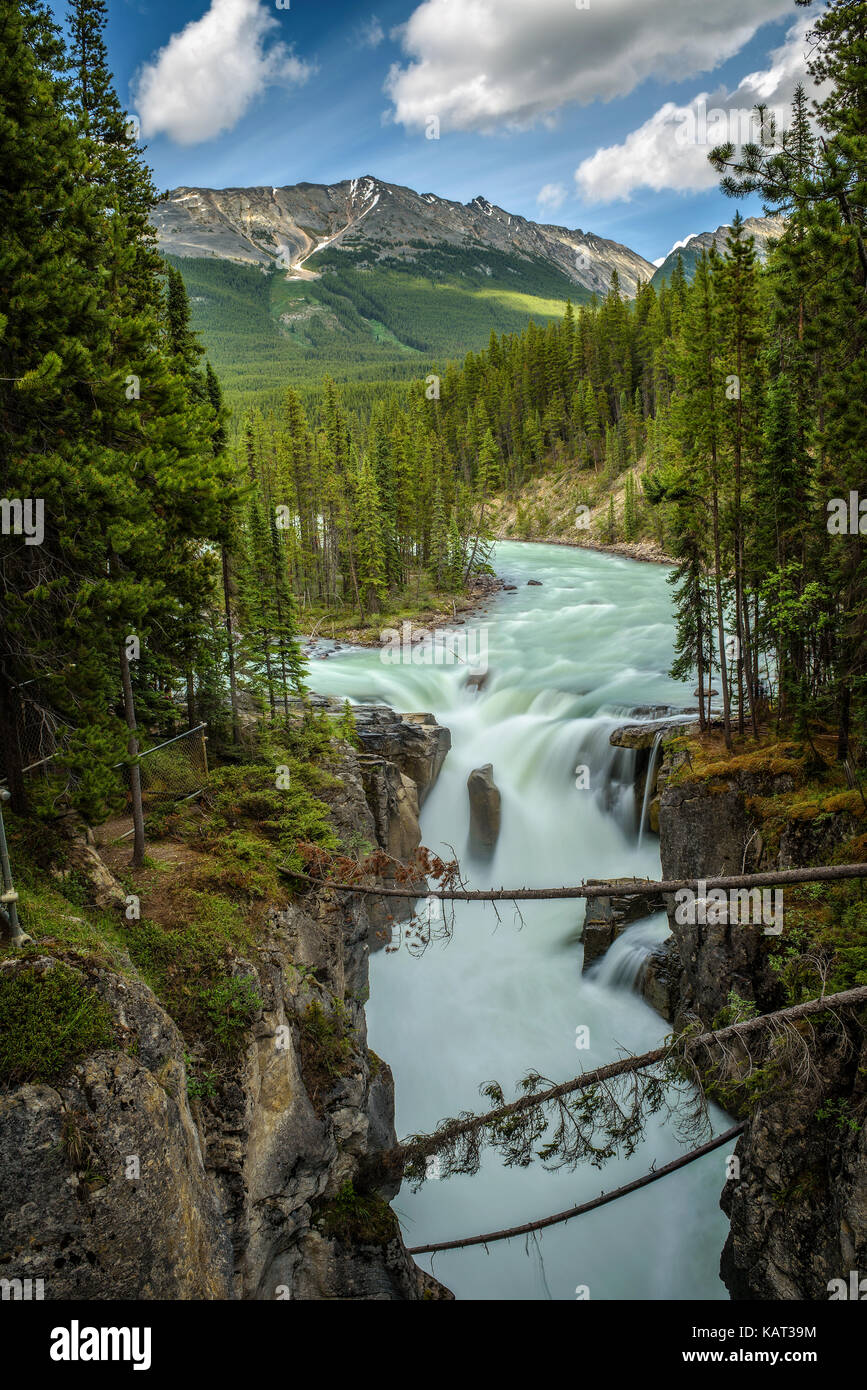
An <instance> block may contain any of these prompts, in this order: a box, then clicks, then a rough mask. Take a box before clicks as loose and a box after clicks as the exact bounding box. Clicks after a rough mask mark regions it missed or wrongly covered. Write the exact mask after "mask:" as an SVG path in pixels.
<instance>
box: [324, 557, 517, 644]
mask: <svg viewBox="0 0 867 1390" xmlns="http://www.w3.org/2000/svg"><path fill="white" fill-rule="evenodd" d="M504 587H505V580H504V579H502V578H501V577H500V576H499V575H496V574H481V575H478V576H477V577H476V578H475V579H474V580H473V582H472V584H470V586H469V588H468V589H467V591H466V593H464V594H462V595H455V596H453V597H451V598H450V599H449V600H447V601H443V600H442V599H440V600H439V601H438V602H436V604H435V605H431V604H423V605H421V606H420V607H413V605H411V604H408V605H405V606H403V607H401V608H397V609H389V610H387V611H384V612H382V613H376V614H372V615H371V617H370V620H369V622H367V623H363V624H357V623H355V622H353V620H352V619H351V618H345V619H344V620H343V621H342V622H341V621H339V620H333V621H328V622H327V623H326V622H324V621H323V620H320V621H319V622H317V623H316V624H315V625H314V629H313V631H311V632H309V633H305V634H304V636H303V637H302V639H301V640H302V642H303V643H305V644H306V646H307V649H308V651H312V650H313V649H314V647H315V644H316V641H317V640H318V639H319V638H323V637H324V638H330V639H331V640H332V641H333V642H335V643H336V644H337V645H336V646H335V647H334V648H333V650H336V651H339V650H340V648H341V645H342V644H345V645H346V646H350V647H380V646H382V639H381V634H382V633H383V632H384V631H385V630H386V629H387V628H392V629H396V630H397V631H401V630H402V627H403V624H404V623H405V622H407V623H409V624H410V626H411V629H412V631H413V632H417V631H418V632H420V631H425V632H437V631H439V630H440V629H442V628H445V627H454V626H455V625H456V624H462V623H465V622H466V620H467V618H468V617H471V616H472V615H473V614H476V613H479V612H480V611H481V610H482V609H483V608H484V606H485V604H486V603H487V602H488V601H489V600H490V599H491V598H492V597H493V596H494V594H497V593H499V592H500V590H501V589H503V588H504ZM320 627H321V628H323V631H321V632H319V631H317V629H319V628H320Z"/></svg>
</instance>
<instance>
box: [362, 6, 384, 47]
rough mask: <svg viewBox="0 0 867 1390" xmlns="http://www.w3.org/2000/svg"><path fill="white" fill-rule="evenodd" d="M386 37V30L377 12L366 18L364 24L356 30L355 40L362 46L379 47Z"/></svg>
mask: <svg viewBox="0 0 867 1390" xmlns="http://www.w3.org/2000/svg"><path fill="white" fill-rule="evenodd" d="M384 38H385V30H384V29H383V27H382V25H381V24H380V22H379V20H378V19H377V17H376V15H375V14H372V15H371V16H370V19H366V20H365V21H364V23H363V24H359V26H358V28H357V29H356V31H355V40H356V43H358V44H359V45H360V46H361V47H362V48H379V45H380V44H381V43H382V41H383V39H384Z"/></svg>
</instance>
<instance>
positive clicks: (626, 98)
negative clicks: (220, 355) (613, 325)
mask: <svg viewBox="0 0 867 1390" xmlns="http://www.w3.org/2000/svg"><path fill="white" fill-rule="evenodd" d="M54 3H55V9H56V10H57V11H58V13H59V14H62V12H63V8H64V5H63V0H54ZM811 17H812V13H811V12H808V14H807V16H806V17H805V12H804V11H803V10H798V9H796V8H795V6H794V3H793V0H577V3H576V0H422V2H421V3H413V0H391V2H390V3H381V0H376V3H374V4H373V5H367V4H362V5H357V4H350V3H345V2H344V0H337V2H336V3H335V0H331V2H330V3H325V4H323V3H321V0H320V2H319V3H317V0H291V8H288V9H283V8H277V0H109V25H108V32H107V41H108V48H109V57H110V60H111V63H112V67H113V69H114V73H115V77H116V80H117V85H118V90H119V92H120V94H121V98H122V99H123V100H124V101H125V102H127V104H128V106H129V109H130V110H131V111H134V112H136V113H137V114H140V116H141V120H142V127H143V133H144V136H145V140H146V144H147V147H148V158H149V160H150V162H151V165H152V167H153V169H154V172H155V175H156V180H157V184H158V186H159V187H161V188H173V187H176V186H178V185H180V184H187V185H198V186H207V187H215V188H223V187H229V186H248V185H255V184H269V185H270V184H290V183H298V182H303V181H309V182H314V183H332V182H337V181H338V180H340V179H343V178H351V177H355V176H358V175H361V174H373V175H375V176H377V177H378V178H381V179H386V180H388V181H391V182H395V183H403V184H408V185H409V186H410V187H412V188H415V189H417V190H418V191H420V192H434V193H437V194H440V195H442V196H444V197H449V198H454V199H458V200H460V201H461V202H467V201H469V200H470V199H471V198H473V197H474V196H475V195H477V194H483V195H484V196H485V197H487V198H489V199H490V200H491V201H492V202H494V203H497V204H499V205H500V206H502V207H504V208H506V209H507V210H508V211H510V212H517V213H522V214H524V216H527V217H531V218H534V219H535V220H537V221H542V222H556V223H559V224H561V225H565V226H568V227H573V228H574V227H581V228H582V229H584V230H585V231H588V230H589V231H593V232H596V233H598V234H600V235H603V236H608V237H613V238H615V239H616V240H619V241H623V242H625V243H626V244H628V245H629V246H632V247H633V248H634V249H635V250H637V251H639V252H640V253H641V254H643V255H645V256H646V257H648V259H651V260H652V259H655V258H657V257H660V256H662V255H663V254H664V253H666V252H667V251H668V250H669V248H670V247H671V246H672V244H673V243H674V242H675V241H677V240H679V239H681V238H684V237H686V236H687V235H689V234H690V233H693V232H699V231H704V230H706V229H708V228H714V227H716V226H717V225H719V224H720V223H721V222H727V221H730V219H731V217H732V215H733V212H734V205H733V204H732V203H731V201H730V200H728V199H726V198H724V197H722V196H721V195H720V193H719V192H718V190H717V189H716V187H715V184H714V182H713V180H712V175H709V174H708V172H707V168H706V148H703V147H701V144H700V140H699V141H698V143H697V142H696V141H695V140H694V139H692V137H689V138H687V137H686V136H685V134H684V132H685V131H686V130H687V125H686V121H687V116H688V113H689V112H690V111H691V112H693V113H696V118H697V124H696V125H694V127H693V129H694V130H695V129H700V128H701V127H700V120H699V119H698V117H699V116H700V111H701V102H700V100H699V99H700V98H701V97H702V94H705V106H706V107H707V108H708V109H710V110H711V111H713V110H716V111H719V110H726V111H728V110H730V109H733V108H734V109H736V110H744V109H745V110H747V111H748V110H749V108H750V107H751V106H752V105H753V103H754V101H755V100H756V99H757V98H758V97H759V96H761V97H764V98H765V99H766V100H768V101H769V102H770V104H771V105H773V106H779V107H781V108H782V107H783V106H785V104H787V102H788V99H789V96H790V92H791V88H792V86H793V84H794V81H795V80H796V79H797V78H798V77H799V76H801V75H802V73H803V66H804V63H803V50H804V42H803V32H804V30H805V28H806V24H807V22H808V21H809V18H811ZM191 24H192V25H195V26H196V27H195V28H193V29H187V28H186V26H189V25H191ZM745 79H747V80H746V81H745ZM808 81H809V79H808ZM691 103H692V105H690V104H691ZM434 116H436V118H437V119H438V120H439V122H440V129H439V138H436V139H433V138H427V134H426V132H430V131H431V130H432V127H431V125H430V121H431V118H432V117H434ZM710 143H714V140H713V139H712V140H711V141H710ZM591 161H592V163H591ZM543 190H545V191H544V192H543ZM540 194H541V195H542V197H541V201H540ZM742 210H743V211H744V213H745V214H748V213H750V212H759V211H760V209H759V207H758V206H757V204H755V203H747V204H744V205H743V207H742Z"/></svg>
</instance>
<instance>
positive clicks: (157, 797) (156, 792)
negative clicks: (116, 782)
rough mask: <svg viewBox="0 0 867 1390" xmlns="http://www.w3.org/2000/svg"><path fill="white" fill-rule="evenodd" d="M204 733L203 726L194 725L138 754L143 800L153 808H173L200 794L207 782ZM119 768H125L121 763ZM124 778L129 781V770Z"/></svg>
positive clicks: (205, 729) (205, 738)
mask: <svg viewBox="0 0 867 1390" xmlns="http://www.w3.org/2000/svg"><path fill="white" fill-rule="evenodd" d="M206 731H207V725H206V724H197V725H196V727H195V728H193V729H187V731H186V733H183V734H177V735H176V736H175V738H169V739H166V741H165V742H164V743H158V744H156V745H155V746H154V747H153V748H145V749H143V751H142V752H141V753H140V755H139V772H140V776H141V791H142V801H144V802H145V803H146V804H149V805H153V806H165V805H172V804H174V802H176V801H188V800H189V799H190V798H191V797H194V796H197V795H198V794H199V792H200V791H202V789H203V788H204V785H205V783H206V782H207V780H208V751H207V732H206ZM120 766H121V767H126V765H125V764H123V763H121V764H120ZM126 777H127V782H128V780H129V768H128V767H126Z"/></svg>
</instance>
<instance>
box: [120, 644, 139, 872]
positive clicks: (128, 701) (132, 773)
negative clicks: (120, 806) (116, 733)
mask: <svg viewBox="0 0 867 1390" xmlns="http://www.w3.org/2000/svg"><path fill="white" fill-rule="evenodd" d="M120 679H121V685H122V686H123V712H124V715H125V716H126V727H127V729H128V730H129V736H128V738H127V741H126V751H127V752H128V753H129V756H130V757H131V758H134V759H135V762H133V763H132V764H131V765H130V769H129V782H130V794H131V796H132V824H133V846H132V866H133V868H134V869H140V868H141V866H142V864H143V863H144V852H145V833H144V810H143V808H142V799H141V769H140V768H139V764H138V738H137V735H136V723H135V701H134V700H133V694H132V680H131V679H130V674H129V657H128V656H127V654H126V643H125V642H121V644H120Z"/></svg>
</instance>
